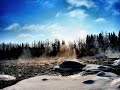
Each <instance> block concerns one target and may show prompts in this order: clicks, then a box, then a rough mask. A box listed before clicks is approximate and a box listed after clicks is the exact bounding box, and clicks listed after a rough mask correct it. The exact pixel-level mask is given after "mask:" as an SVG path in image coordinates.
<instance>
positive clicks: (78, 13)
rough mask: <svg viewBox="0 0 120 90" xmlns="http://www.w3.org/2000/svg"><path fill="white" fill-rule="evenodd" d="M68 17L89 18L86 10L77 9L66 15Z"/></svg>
mask: <svg viewBox="0 0 120 90" xmlns="http://www.w3.org/2000/svg"><path fill="white" fill-rule="evenodd" d="M65 15H66V16H69V17H78V18H85V17H87V16H89V15H88V14H87V13H86V12H85V11H84V10H82V9H76V10H74V11H70V12H68V13H66V14H65Z"/></svg>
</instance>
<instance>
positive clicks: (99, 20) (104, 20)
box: [95, 18, 106, 22]
mask: <svg viewBox="0 0 120 90" xmlns="http://www.w3.org/2000/svg"><path fill="white" fill-rule="evenodd" d="M95 22H106V19H105V18H98V19H96V20H95Z"/></svg>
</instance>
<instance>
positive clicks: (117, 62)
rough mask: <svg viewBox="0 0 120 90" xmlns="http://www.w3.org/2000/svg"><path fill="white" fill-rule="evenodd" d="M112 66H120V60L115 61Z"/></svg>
mask: <svg viewBox="0 0 120 90" xmlns="http://www.w3.org/2000/svg"><path fill="white" fill-rule="evenodd" d="M112 66H120V59H117V60H115V61H114V63H113V64H112Z"/></svg>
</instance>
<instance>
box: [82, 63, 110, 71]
mask: <svg viewBox="0 0 120 90" xmlns="http://www.w3.org/2000/svg"><path fill="white" fill-rule="evenodd" d="M83 70H85V71H109V70H111V67H109V66H102V65H96V64H87V65H86V67H85V68H84V69H83Z"/></svg>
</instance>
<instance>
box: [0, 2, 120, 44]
mask: <svg viewBox="0 0 120 90" xmlns="http://www.w3.org/2000/svg"><path fill="white" fill-rule="evenodd" d="M119 24H120V0H0V42H6V43H9V42H13V43H19V42H33V41H34V40H36V41H38V40H46V39H49V40H54V39H55V38H57V39H60V40H62V39H63V40H66V41H73V40H75V39H77V38H81V39H85V37H86V35H87V34H98V33H100V32H105V33H106V32H112V31H114V32H116V33H117V32H118V31H119V30H120V25H119Z"/></svg>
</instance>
